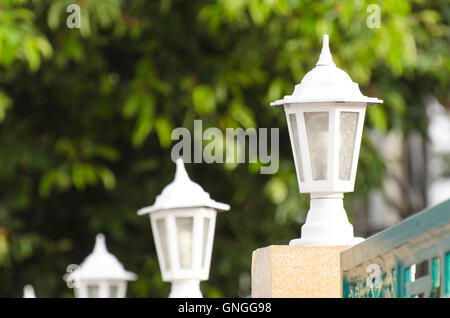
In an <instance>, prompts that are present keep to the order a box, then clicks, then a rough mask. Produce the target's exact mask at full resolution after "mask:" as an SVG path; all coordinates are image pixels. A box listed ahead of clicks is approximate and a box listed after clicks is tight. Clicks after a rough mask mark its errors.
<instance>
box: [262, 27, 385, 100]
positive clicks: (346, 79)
mask: <svg viewBox="0 0 450 318" xmlns="http://www.w3.org/2000/svg"><path fill="white" fill-rule="evenodd" d="M314 102H343V103H361V102H362V103H367V104H380V103H382V102H383V101H382V100H380V99H378V98H375V97H367V96H364V95H363V94H362V93H361V91H360V90H359V86H358V83H354V82H353V81H352V79H351V78H350V76H349V75H348V74H347V73H346V72H345V71H343V70H341V69H340V68H338V67H336V64H334V62H333V58H332V56H331V52H330V47H329V45H328V34H325V35H324V36H323V46H322V52H321V53H320V57H319V60H318V61H317V64H316V67H315V68H313V69H312V70H311V71H309V72H308V73H307V74H306V75H305V77H303V79H302V81H301V83H300V84H297V85H295V89H294V92H293V93H292V95H286V96H284V98H283V99H279V100H276V101H274V102H273V103H271V104H270V105H271V106H282V105H285V104H293V103H314Z"/></svg>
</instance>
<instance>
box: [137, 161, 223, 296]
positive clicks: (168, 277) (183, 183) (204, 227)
mask: <svg viewBox="0 0 450 318" xmlns="http://www.w3.org/2000/svg"><path fill="white" fill-rule="evenodd" d="M176 164H177V168H176V173H175V179H174V180H173V182H172V183H170V184H169V185H168V186H167V187H166V188H164V190H163V191H162V193H161V194H160V195H158V197H157V198H156V201H155V204H154V205H152V206H149V207H146V208H142V209H140V210H139V211H138V214H139V215H144V214H150V222H151V226H152V232H153V238H154V241H155V245H156V252H157V254H158V260H159V266H160V268H161V273H162V279H163V281H166V282H167V281H168V282H171V283H172V287H171V292H170V295H169V297H171V298H200V297H202V294H201V291H200V281H201V280H207V279H208V277H209V267H210V261H211V253H212V246H213V240H214V228H215V222H216V213H217V211H218V210H229V209H230V206H229V205H227V204H224V203H219V202H216V201H214V200H212V199H211V198H210V196H209V194H208V193H207V192H205V191H204V190H203V189H202V187H201V186H199V185H198V184H196V183H194V182H192V181H191V180H190V179H189V176H188V175H187V173H186V170H185V168H184V164H183V161H182V160H181V159H178V160H177V162H176Z"/></svg>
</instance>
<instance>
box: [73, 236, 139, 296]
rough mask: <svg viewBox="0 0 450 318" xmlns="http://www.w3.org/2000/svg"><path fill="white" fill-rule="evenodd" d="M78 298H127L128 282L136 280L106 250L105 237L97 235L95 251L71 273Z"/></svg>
mask: <svg viewBox="0 0 450 318" xmlns="http://www.w3.org/2000/svg"><path fill="white" fill-rule="evenodd" d="M65 279H66V281H68V282H72V283H73V286H74V288H75V297H77V298H125V295H126V290H127V281H129V280H136V275H135V274H134V273H131V272H128V271H126V270H125V269H124V267H123V265H122V264H121V263H120V262H119V261H118V259H117V258H116V257H115V256H114V255H112V254H111V253H110V252H108V250H107V249H106V243H105V236H104V235H103V234H97V237H96V239H95V246H94V251H93V252H92V253H91V254H90V255H89V256H88V257H86V259H85V260H84V261H83V263H81V265H80V266H79V267H78V268H77V269H75V270H74V271H73V272H72V273H70V274H69V275H68V276H67V277H66V278H65Z"/></svg>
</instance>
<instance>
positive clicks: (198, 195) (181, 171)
mask: <svg viewBox="0 0 450 318" xmlns="http://www.w3.org/2000/svg"><path fill="white" fill-rule="evenodd" d="M176 165H177V168H176V172H175V178H174V180H173V181H172V182H171V183H170V184H169V185H167V186H166V187H165V188H164V190H163V191H162V192H161V194H160V195H158V196H157V197H156V200H155V204H153V205H152V206H148V207H145V208H142V209H140V210H139V211H138V214H139V215H143V214H148V213H151V212H156V211H161V210H168V209H177V208H193V207H209V208H213V209H216V210H223V211H228V210H229V209H230V206H229V205H228V204H225V203H220V202H216V201H214V200H213V199H211V197H210V195H209V193H207V192H206V191H205V190H203V188H202V187H201V186H200V185H198V184H197V183H195V182H193V181H191V179H189V176H188V174H187V172H186V169H185V168H184V162H183V160H182V159H181V158H179V159H177V161H176Z"/></svg>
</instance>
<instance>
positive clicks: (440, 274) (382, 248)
mask: <svg viewBox="0 0 450 318" xmlns="http://www.w3.org/2000/svg"><path fill="white" fill-rule="evenodd" d="M341 286H342V287H341V288H342V296H343V297H344V298H354V297H356V298H365V297H368V298H377V297H380V298H386V297H387V298H389V297H450V200H448V201H445V202H443V203H441V204H439V205H437V206H434V207H432V208H429V209H427V210H424V211H422V212H420V213H417V214H415V215H413V216H411V217H409V218H407V219H405V220H404V221H402V222H401V223H399V224H397V225H395V226H393V227H390V228H388V229H386V230H384V231H382V232H380V233H377V234H375V235H373V236H371V237H370V238H368V239H367V240H365V241H364V242H362V243H360V244H358V245H355V246H353V247H352V248H350V249H348V250H345V251H343V252H342V253H341Z"/></svg>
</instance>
